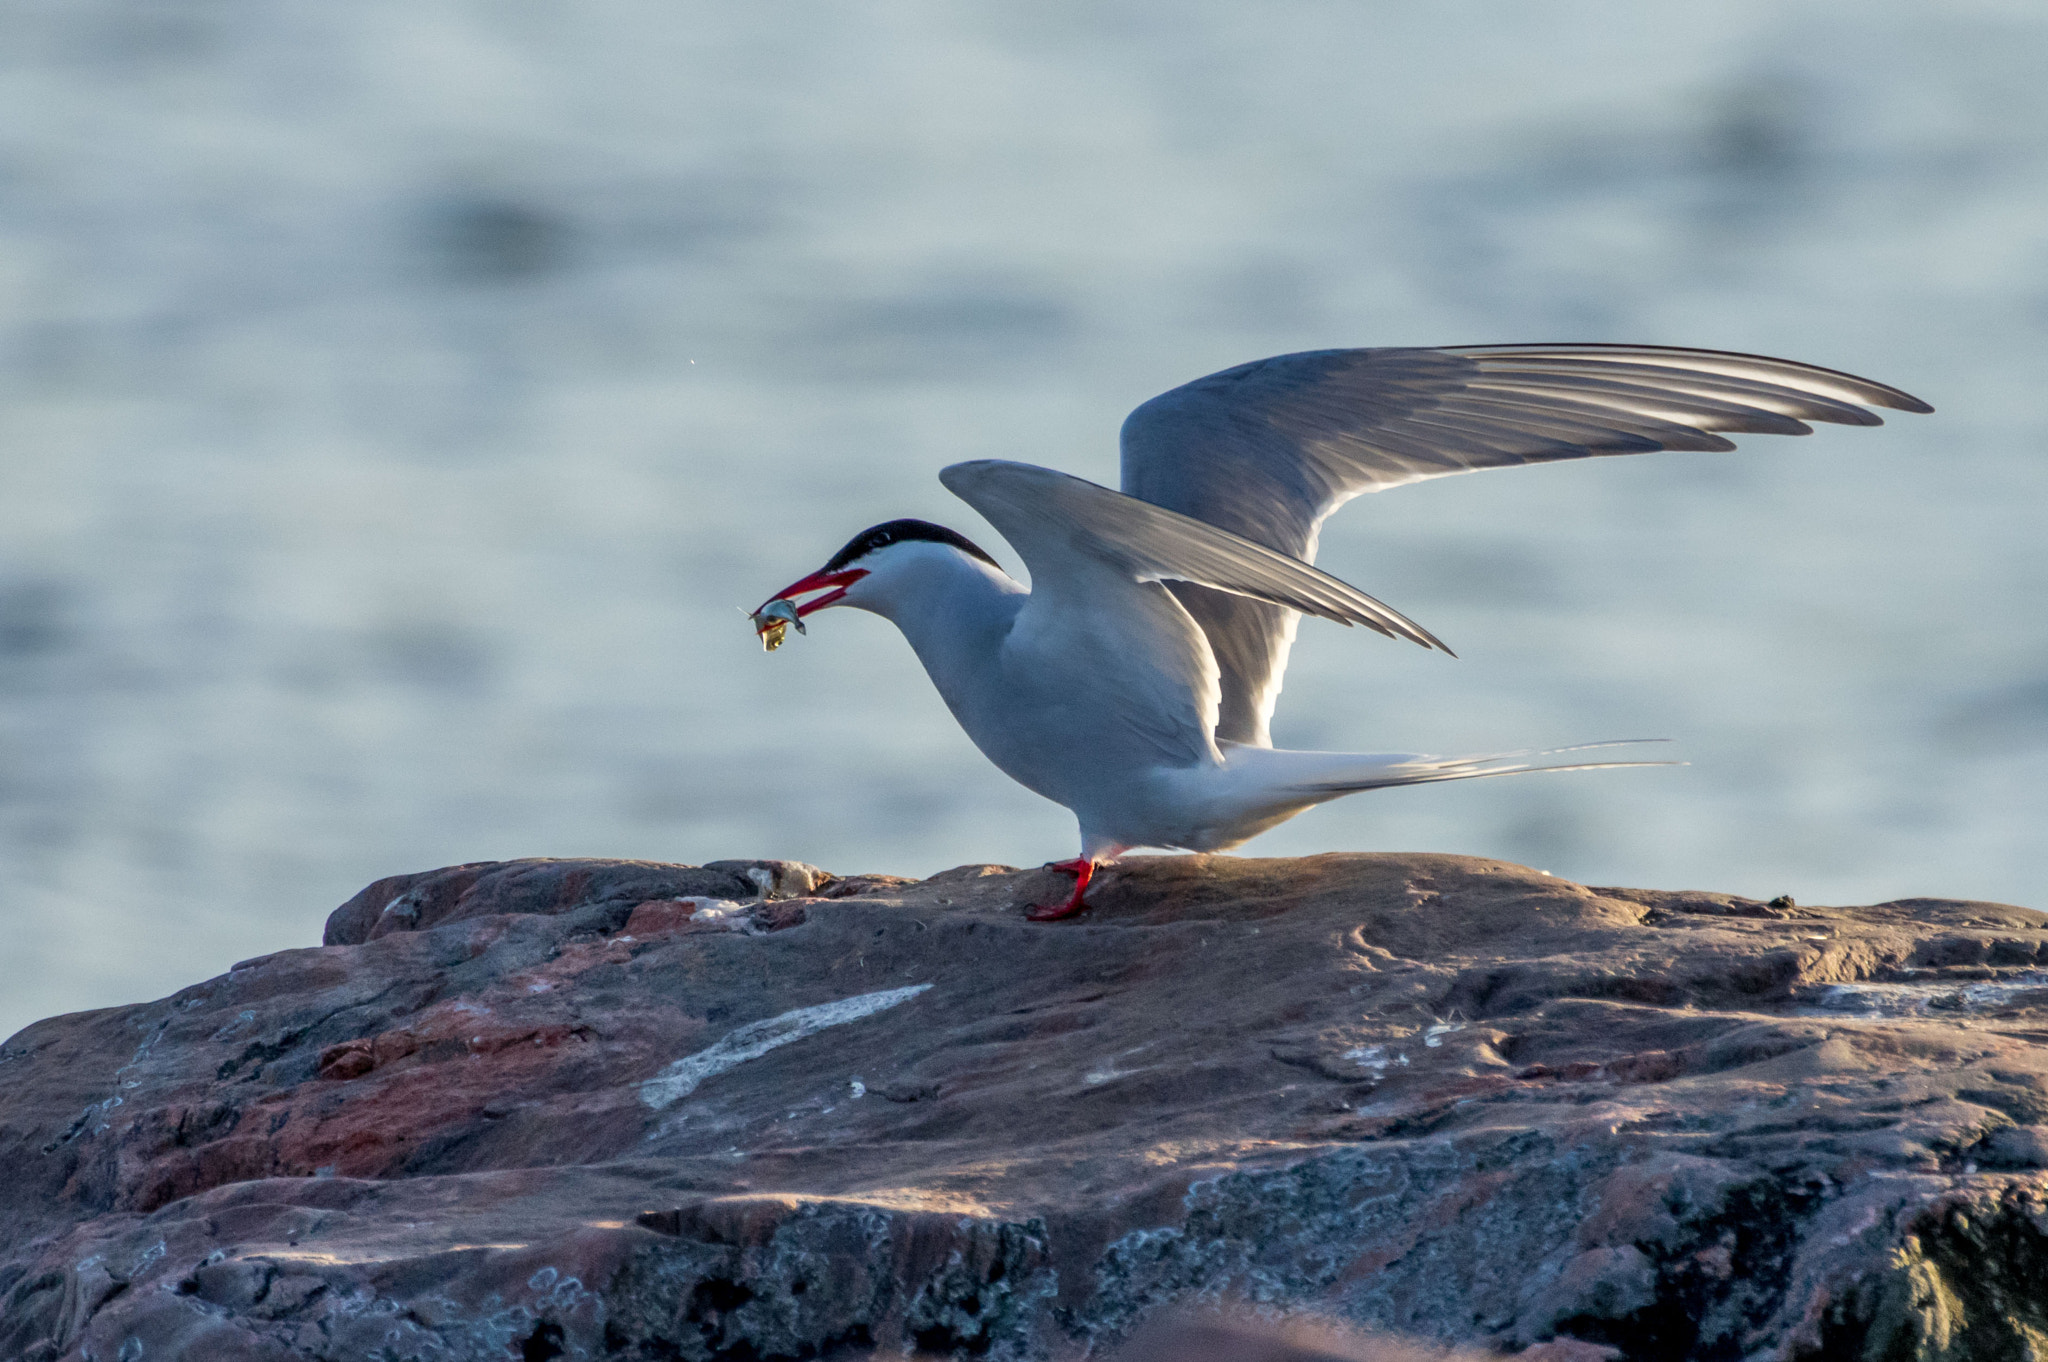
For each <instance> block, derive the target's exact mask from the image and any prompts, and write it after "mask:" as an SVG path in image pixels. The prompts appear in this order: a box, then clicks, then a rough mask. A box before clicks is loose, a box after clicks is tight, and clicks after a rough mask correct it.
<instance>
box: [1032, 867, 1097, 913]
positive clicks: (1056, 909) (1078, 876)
mask: <svg viewBox="0 0 2048 1362" xmlns="http://www.w3.org/2000/svg"><path fill="white" fill-rule="evenodd" d="M1045 868H1046V869H1047V870H1058V871H1061V872H1063V873H1065V874H1068V875H1072V876H1073V877H1074V892H1073V893H1072V894H1070V895H1068V896H1067V901H1066V902H1065V903H1040V904H1034V905H1033V906H1032V907H1030V908H1027V909H1025V910H1024V916H1025V918H1026V919H1028V920H1029V921H1032V922H1057V921H1059V920H1060V919H1061V918H1063V917H1072V916H1073V915H1074V914H1076V913H1078V912H1080V911H1081V909H1082V908H1083V907H1084V906H1085V905H1083V904H1082V902H1081V895H1082V893H1083V892H1084V891H1085V890H1086V889H1087V888H1088V881H1089V880H1091V879H1093V878H1094V877H1095V862H1093V861H1091V860H1089V859H1088V858H1087V857H1085V856H1078V857H1076V858H1074V859H1073V860H1071V861H1053V862H1050V863H1049V864H1047V865H1046V867H1045Z"/></svg>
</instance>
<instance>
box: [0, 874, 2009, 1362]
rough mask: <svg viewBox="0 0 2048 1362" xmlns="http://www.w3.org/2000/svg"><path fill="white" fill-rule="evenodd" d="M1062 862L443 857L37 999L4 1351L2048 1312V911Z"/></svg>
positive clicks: (0, 1114) (1641, 1338) (393, 1348)
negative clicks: (288, 944)
mask: <svg viewBox="0 0 2048 1362" xmlns="http://www.w3.org/2000/svg"><path fill="white" fill-rule="evenodd" d="M1052 878H1053V877H1052V876H1050V875H1047V874H1045V873H1043V872H1036V871H1033V872H1017V871H1011V870H1007V869H1005V868H1002V867H988V866H975V867H962V868H961V869H959V870H955V871H949V872H947V873H945V874H943V875H939V876H935V877H933V878H932V879H930V880H927V881H923V882H921V883H910V882H904V881H899V880H895V879H893V878H892V877H885V876H872V877H857V878H856V879H853V880H840V881H834V880H832V879H831V878H830V877H827V876H825V875H823V874H822V873H821V872H817V871H815V870H813V869H811V868H810V867H804V866H796V865H793V864H792V863H769V862H732V863H721V864H719V865H716V866H707V867H703V868H691V867H681V866H661V865H652V864H648V863H641V862H562V861H552V862H549V861H541V862H509V863H502V864H487V865H478V866H463V867H455V868H452V869H450V870H445V871H437V872H432V873H430V874H427V875H418V876H402V877H396V878H394V879H390V880H383V881H379V882H378V883H377V884H375V885H372V886H371V887H370V888H369V889H366V890H365V891H364V892H363V893H362V894H360V895H358V896H356V898H354V899H352V900H351V901H350V902H349V903H348V904H345V905H343V906H342V907H341V908H340V909H338V910H337V911H336V912H335V914H334V916H333V917H332V918H331V919H330V921H329V924H328V930H327V937H326V939H327V941H328V943H329V944H327V945H326V946H322V947H316V948H309V949H305V950H295V951H285V952H281V953H279V954H276V955H271V956H266V957H263V958H261V959H258V960H253V961H247V962H244V963H242V964H241V965H238V966H236V967H235V968H234V969H233V970H231V971H230V972H229V973H228V974H226V975H224V976H222V977H220V978H218V979H214V980H210V981H208V982H206V983H203V984H198V985H195V986H193V987H192V988H189V989H186V990H184V991H182V992H180V993H178V994H176V995H174V996H172V997H171V998H168V999H164V1000H162V1001H160V1002H156V1003H151V1004H146V1005H141V1006H136V1007H128V1008H117V1009H108V1010H105V1011H100V1012H91V1013H81V1014H77V1015H74V1016H69V1017H60V1018H55V1019H52V1020H50V1021H47V1022H42V1023H39V1024H37V1025H36V1026H32V1027H30V1028H28V1029H27V1030H25V1031H23V1032H22V1033H20V1034H19V1035H17V1036H15V1037H14V1038H12V1039H11V1040H10V1041H8V1042H7V1043H6V1045H5V1046H4V1047H0V1159H4V1163H0V1166H4V1167H5V1168H6V1169H7V1170H8V1182H7V1184H6V1186H5V1189H4V1190H0V1357H5V1358H17V1357H18V1358H27V1359H38V1360H40V1362H47V1360H48V1359H55V1358H77V1359H85V1358H105V1359H115V1358H121V1357H128V1358H131V1359H133V1358H149V1359H158V1358H182V1359H216V1358H220V1359H231V1358H275V1359H286V1358H333V1359H344V1358H345V1359H358V1358H368V1357H391V1358H411V1357H418V1358H430V1357H431V1358H460V1359H468V1358H498V1357H515V1358H517V1357H557V1356H560V1357H599V1356H610V1357H685V1358H703V1359H709V1358H713V1357H742V1356H745V1357H753V1358H770V1357H788V1358H798V1357H812V1356H822V1355H826V1354H830V1353H834V1352H838V1351H847V1350H852V1351H860V1350H865V1349H870V1348H873V1349H879V1350H882V1351H895V1350H898V1349H902V1348H905V1347H915V1348H921V1349H924V1350H926V1351H932V1352H941V1353H954V1354H958V1355H977V1354H978V1355H986V1356H989V1357H992V1358H1026V1357H1030V1358H1038V1357H1053V1356H1068V1355H1075V1354H1080V1353H1085V1352H1088V1351H1091V1350H1095V1351H1099V1350H1102V1349H1104V1348H1106V1347H1108V1346H1110V1345H1112V1344H1114V1343H1116V1342H1117V1341H1118V1340H1120V1339H1122V1338H1124V1337H1125V1336H1126V1335H1127V1334H1129V1332H1130V1331H1131V1330H1132V1329H1133V1328H1134V1326H1136V1325H1138V1324H1139V1323H1141V1322H1142V1321H1144V1320H1145V1319H1147V1318H1148V1317H1150V1316H1152V1315H1153V1314H1154V1313H1156V1312H1157V1311H1158V1310H1159V1309H1160V1308H1161V1307H1163V1306H1167V1305H1186V1304H1190V1303H1194V1304H1199V1303H1202V1302H1205V1301H1206V1302H1215V1301H1221V1300H1225V1299H1238V1300H1244V1301H1248V1302H1252V1303H1256V1304H1259V1305H1260V1306H1262V1307H1264V1308H1268V1309H1278V1308H1281V1307H1286V1308H1289V1309H1295V1308H1301V1309H1308V1310H1312V1311H1316V1312H1320V1313H1322V1314H1324V1315H1326V1316H1329V1317H1331V1318H1334V1319H1343V1320H1350V1321H1353V1322H1355V1323H1358V1324H1364V1325H1370V1326H1374V1327H1376V1328H1381V1329H1391V1330H1396V1331H1400V1332H1404V1333H1407V1334H1411V1335H1422V1336H1426V1337H1430V1338H1435V1339H1440V1340H1444V1341H1458V1342H1463V1343H1466V1344H1470V1345H1476V1346H1491V1347H1508V1348H1516V1347H1531V1345H1537V1346H1540V1347H1542V1348H1543V1349H1545V1351H1544V1352H1543V1353H1541V1354H1540V1356H1543V1357H1547V1358H1550V1359H1553V1360H1556V1359H1566V1358H1596V1357H1600V1356H1617V1355H1618V1356H1623V1357H1628V1358H1645V1359H1647V1358H1658V1359H1664V1358H1678V1357H1688V1356H1690V1357H1698V1358H1710V1357H1737V1356H1741V1357H1756V1358H1769V1357H1778V1358H1788V1359H1789V1358H1801V1357H1860V1356H1866V1355H1867V1356H1872V1357H1885V1358H1894V1357H1896V1358H1921V1357H1924V1358H1928V1359H1934V1358H1947V1359H1961V1358H1994V1357H1998V1358H2003V1357H2020V1356H2025V1355H2026V1353H2025V1349H2026V1348H2027V1347H2030V1346H2036V1344H2035V1343H2034V1342H2032V1341H2030V1340H2037V1339H2039V1338H2042V1337H2048V1293H2044V1292H2043V1291H2041V1290H2040V1287H2039V1283H2040V1282H2041V1281H2042V1280H2043V1279H2044V1274H2048V1171H2044V1167H2048V1047H2044V1043H2048V930H2044V928H2048V917H2044V915H2042V914H2040V913H2035V912H2030V911H2028V910H2026V909H2020V908H2011V907H2002V906H1999V905H1994V904H1973V903H1957V902H1950V901H1943V900H1925V899H1922V900H1910V901H1904V902H1900V903H1893V904H1883V905H1878V906H1876V907H1872V908H1811V907H1804V906H1791V905H1767V904H1759V903H1754V902H1750V901H1747V900H1742V899H1736V898H1730V897H1727V896H1722V895H1713V894H1698V893H1669V894H1666V893H1654V892H1649V891H1640V890H1615V889H1587V888H1583V887H1581V886H1578V885H1575V884H1570V883H1566V882H1564V881H1560V880H1556V879H1553V878H1550V877H1548V876H1543V875H1540V874H1538V873H1537V872H1534V871H1529V870H1525V869H1522V868H1520V867H1517V866H1510V865H1504V864H1501V863H1498V862H1490V861H1480V860H1471V859H1465V858H1456V857H1444V856H1378V855H1375V856H1366V855H1343V856H1322V857H1313V858H1309V859H1306V860H1296V861H1259V860H1239V859H1234V858H1227V857H1175V858H1160V859H1156V860H1147V859H1139V860H1134V861H1132V862H1129V863H1127V865H1126V866H1125V867H1123V868H1120V869H1118V870H1115V871H1112V872H1108V873H1106V874H1105V875H1104V876H1103V878H1102V879H1101V880H1100V881H1099V884H1100V888H1099V889H1096V890H1093V891H1091V902H1092V903H1093V904H1094V906H1093V907H1092V908H1091V909H1090V910H1089V912H1088V913H1087V914H1085V915H1084V916H1082V917H1080V918H1077V919H1074V920H1072V921H1069V922H1063V923H1056V924H1036V923H1030V922H1027V921H1025V920H1024V918H1023V916H1022V907H1023V906H1024V905H1026V904H1029V903H1031V902H1034V901H1036V900H1037V899H1038V898H1040V897H1042V896H1043V895H1044V894H1046V893H1047V892H1050V890H1051V889H1052V888H1053V887H1054V886H1052V885H1051V883H1050V881H1051V879H1052ZM769 895H773V896H774V897H768V896H769ZM2029 1331H2032V1332H2029ZM1531 1351H1532V1352H1533V1351H1534V1349H1533V1348H1532V1349H1531Z"/></svg>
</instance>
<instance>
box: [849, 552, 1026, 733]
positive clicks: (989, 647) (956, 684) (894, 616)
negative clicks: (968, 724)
mask: <svg viewBox="0 0 2048 1362" xmlns="http://www.w3.org/2000/svg"><path fill="white" fill-rule="evenodd" d="M874 585H875V586H881V585H883V584H881V583H875V584H874ZM864 594H865V595H866V596H867V599H864V600H862V601H861V602H860V603H859V608H860V609H863V610H870V611H873V612H874V613H875V614H877V615H880V616H882V617H883V618H884V619H886V620H888V621H889V622H890V623H892V624H894V625H895V626H896V627H897V628H898V629H900V630H902V631H903V637H904V638H906V639H908V640H909V641H910V646H911V649H912V650H913V651H915V652H916V653H917V659H918V661H920V662H922V663H923V664H924V669H925V671H926V672H927V673H929V674H930V676H931V678H932V683H933V684H934V685H936V686H937V687H938V688H939V693H940V694H941V695H943V696H944V697H945V698H946V702H947V704H948V705H951V706H952V707H953V710H954V712H955V713H956V714H957V713H959V711H960V704H959V701H960V698H961V696H962V695H963V694H964V688H967V687H971V686H972V685H973V682H974V679H975V678H976V677H977V676H979V675H980V674H982V673H983V672H984V671H985V670H987V669H989V668H992V667H994V666H995V665H996V654H997V651H998V650H999V649H1000V648H1001V647H1002V643H1003V639H1004V637H1005V636H1006V635H1007V634H1008V633H1009V631H1010V624H1011V622H1012V621H1013V620H1015V619H1016V617H1017V611H1018V609H1019V608H1020V607H1021V606H1022V605H1023V604H1024V602H1025V601H1026V600H1027V599H1029V597H1030V593H1029V592H1028V591H1026V590H1025V589H1024V587H1023V585H1022V584H1021V583H1019V582H1018V581H1016V580H1015V579H1014V578H1012V577H1011V576H1010V575H1009V574H1008V573H1006V572H1004V571H1003V570H1002V569H1000V568H997V567H992V566H990V565H989V564H987V563H982V562H979V561H977V560H975V559H971V558H968V557H967V556H966V555H964V554H956V553H947V554H932V555H930V556H929V557H926V558H923V559H922V560H921V561H918V562H916V563H915V564H913V565H911V566H910V568H909V569H908V570H899V571H892V572H891V573H890V580H889V581H888V582H887V584H886V589H885V590H880V591H875V590H870V591H869V592H867V593H864ZM849 604H852V602H849Z"/></svg>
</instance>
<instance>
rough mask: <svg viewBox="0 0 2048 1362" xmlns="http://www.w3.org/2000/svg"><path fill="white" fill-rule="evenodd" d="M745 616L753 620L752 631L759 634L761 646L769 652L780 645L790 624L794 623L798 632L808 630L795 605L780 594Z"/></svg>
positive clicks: (801, 632) (802, 632) (807, 631)
mask: <svg viewBox="0 0 2048 1362" xmlns="http://www.w3.org/2000/svg"><path fill="white" fill-rule="evenodd" d="M747 618H748V619H750V620H752V621H753V622H754V632H755V633H757V634H759V635H760V636H761V646H762V647H763V648H765V649H767V650H768V651H769V652H771V653H772V652H774V651H775V650H776V649H777V648H780V647H781V646H782V640H783V638H784V636H785V635H787V634H788V633H789V626H790V625H792V624H794V625H795V626H796V631H797V632H798V633H799V634H805V633H809V632H810V631H809V630H808V629H806V628H804V622H803V619H802V617H800V616H799V615H798V614H797V613H796V605H795V604H794V603H793V602H791V601H788V600H786V599H784V598H783V597H781V596H777V597H776V598H775V599H774V600H772V601H770V602H768V604H766V605H764V606H762V607H761V608H760V609H759V610H756V611H755V612H754V613H753V614H751V615H749V616H747Z"/></svg>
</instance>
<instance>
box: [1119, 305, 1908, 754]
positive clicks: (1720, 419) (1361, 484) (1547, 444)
mask: <svg viewBox="0 0 2048 1362" xmlns="http://www.w3.org/2000/svg"><path fill="white" fill-rule="evenodd" d="M1869 407H1890V408H1893V409H1895V410H1898V411H1912V412H1925V411H1931V410H1933V408H1931V407H1929V406H1928V405H1927V404H1926V403H1925V402H1922V401H1920V400H1919V399H1918V398H1916V397H1911V396H1909V395H1907V394H1906V393H1903V392H1900V391H1899V390H1898V389H1896V388H1890V387H1886V386H1885V385H1884V384H1882V383H1873V382H1871V381H1869V380H1868V379H1862V378H1857V377H1854V376H1853V375H1850V374H1843V373H1837V372H1835V371H1834V370H1831V369H1821V368H1816V367H1815V366H1813V365H1810V364H1798V363H1795V362H1793V361H1791V360H1782V359H1768V358H1765V357H1763V356H1760V355H1739V354H1729V353H1726V352H1722V351H1715V350H1686V349H1677V348H1673V347H1667V346H1654V345H1472V346H1455V347H1449V348H1445V349H1368V350H1314V351H1307V352H1304V353H1301V354H1293V355H1278V356H1275V357H1273V358H1271V359H1262V360H1256V361H1254V362H1253V363H1250V364H1240V365H1238V366H1237V367H1236V368H1232V369H1225V370H1223V371H1222V372H1221V373H1215V374H1211V375H1209V376H1208V377H1207V378H1198V379H1196V380H1195V381H1194V382H1192V383H1187V384H1183V385H1182V386H1181V387H1178V388H1175V389H1173V390H1172V391H1171V392H1166V393H1162V394H1160V395H1159V396H1158V397H1155V398H1153V399H1152V400H1151V401H1149V402H1147V403H1145V404H1144V405H1143V406H1140V407H1139V408H1138V409H1137V410H1136V411H1134V412H1132V413H1131V415H1130V417H1129V419H1127V420H1126V421H1125V422H1124V428H1123V490H1124V491H1125V492H1127V493H1129V494H1130V495H1131V496H1134V497H1138V498H1141V499H1143V500H1145V501H1148V502H1152V503H1153V504H1155V505H1159V506H1164V507H1167V508H1168V509H1170V510H1175V511H1179V512H1181V513H1182V514H1183V515H1188V516H1192V517H1194V518H1195V519H1197V520H1202V521H1206V522H1208V523H1209V524H1212V525H1218V526H1221V527H1222V528H1224V529H1226V530H1231V531H1234V532H1235V533H1237V534H1239V535H1242V536H1244V537H1245V538H1246V539H1250V540H1253V541H1255V542H1257V543H1260V544H1263V545H1265V546H1267V547H1268V548H1271V549H1275V550H1278V551H1279V552H1281V553H1285V554H1289V555H1292V556H1293V557H1296V558H1299V559H1301V560H1303V561H1304V562H1307V561H1312V560H1313V559H1314V557H1315V548H1316V533H1317V530H1318V529H1319V528H1320V526H1321V525H1322V522H1323V519H1324V518H1325V517H1326V516H1328V515H1329V514H1330V512H1332V511H1334V510H1335V509H1336V508H1337V507H1339V506H1341V505H1342V504H1344V503H1345V502H1346V501H1349V500H1350V499H1351V498H1352V497H1355V496H1358V495H1359V494H1361V493H1364V492H1377V491H1379V490H1381V489H1383V488H1387V487H1398V486H1400V485H1401V484H1402V483H1406V482H1419V481H1421V480H1422V479H1424V478H1439V477H1444V476H1446V475H1448V474H1451V473H1469V472H1471V471H1473V470H1475V469H1480V468H1506V467H1512V466H1515V465H1519V464H1527V463H1544V462H1549V461H1551V460H1556V459H1583V458H1589V457H1592V456H1594V455H1603V454H1639V453H1646V452H1648V451H1651V450H1658V449H1700V450H1722V449H1732V448H1734V445H1733V444H1732V443H1731V442H1730V441H1729V440H1727V439H1726V438H1725V437H1724V436H1723V435H1721V434H1719V433H1718V432H1722V431H1732V432H1737V433H1742V432H1753V433H1759V434H1772V435H1807V434H1811V433H1812V430H1813V427H1812V426H1811V425H1809V424H1808V422H1813V421H1824V422H1832V423H1835V424H1839V425H1852V426H1874V425H1881V424H1882V422H1881V420H1880V419H1879V418H1878V416H1877V415H1876V414H1875V413H1873V412H1871V411H1869V410H1867V408H1869ZM1172 590H1173V592H1174V594H1175V595H1177V596H1179V597H1180V599H1181V602H1182V604H1184V605H1186V606H1187V608H1188V611H1189V613H1190V614H1192V615H1193V616H1194V617H1195V619H1196V620H1197V621H1198V622H1199V623H1200V624H1201V626H1202V629H1203V631H1204V632H1205V633H1206V634H1207V635H1208V638H1209V642H1210V646H1211V648H1212V649H1213V650H1214V651H1215V654H1216V657H1217V661H1218V664H1219V666H1220V668H1221V670H1222V687H1223V700H1222V710H1221V716H1220V719H1219V726H1218V728H1217V733H1216V736H1217V738H1218V739H1219V740H1224V741H1233V742H1239V743H1247V744H1253V745H1259V746H1265V745H1269V744H1270V737H1269V735H1268V724H1269V723H1270V721H1271V718H1272V713H1273V704H1274V701H1275V700H1276V699H1277V698H1278V696H1279V693H1280V675H1281V672H1282V671H1283V670H1284V669H1285V667H1286V665H1287V651H1288V648H1289V646H1290V644H1291V643H1292V641H1293V638H1294V626H1295V623H1296V620H1295V616H1294V615H1293V614H1292V613H1291V607H1289V606H1287V605H1284V604H1275V603H1269V602H1268V601H1265V600H1261V599H1245V598H1244V596H1243V595H1242V594H1239V595H1220V594H1218V593H1217V592H1215V591H1214V590H1212V589H1210V588H1209V587H1208V586H1207V585H1206V584H1196V585H1192V586H1188V585H1175V586H1174V587H1173V588H1172Z"/></svg>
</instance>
